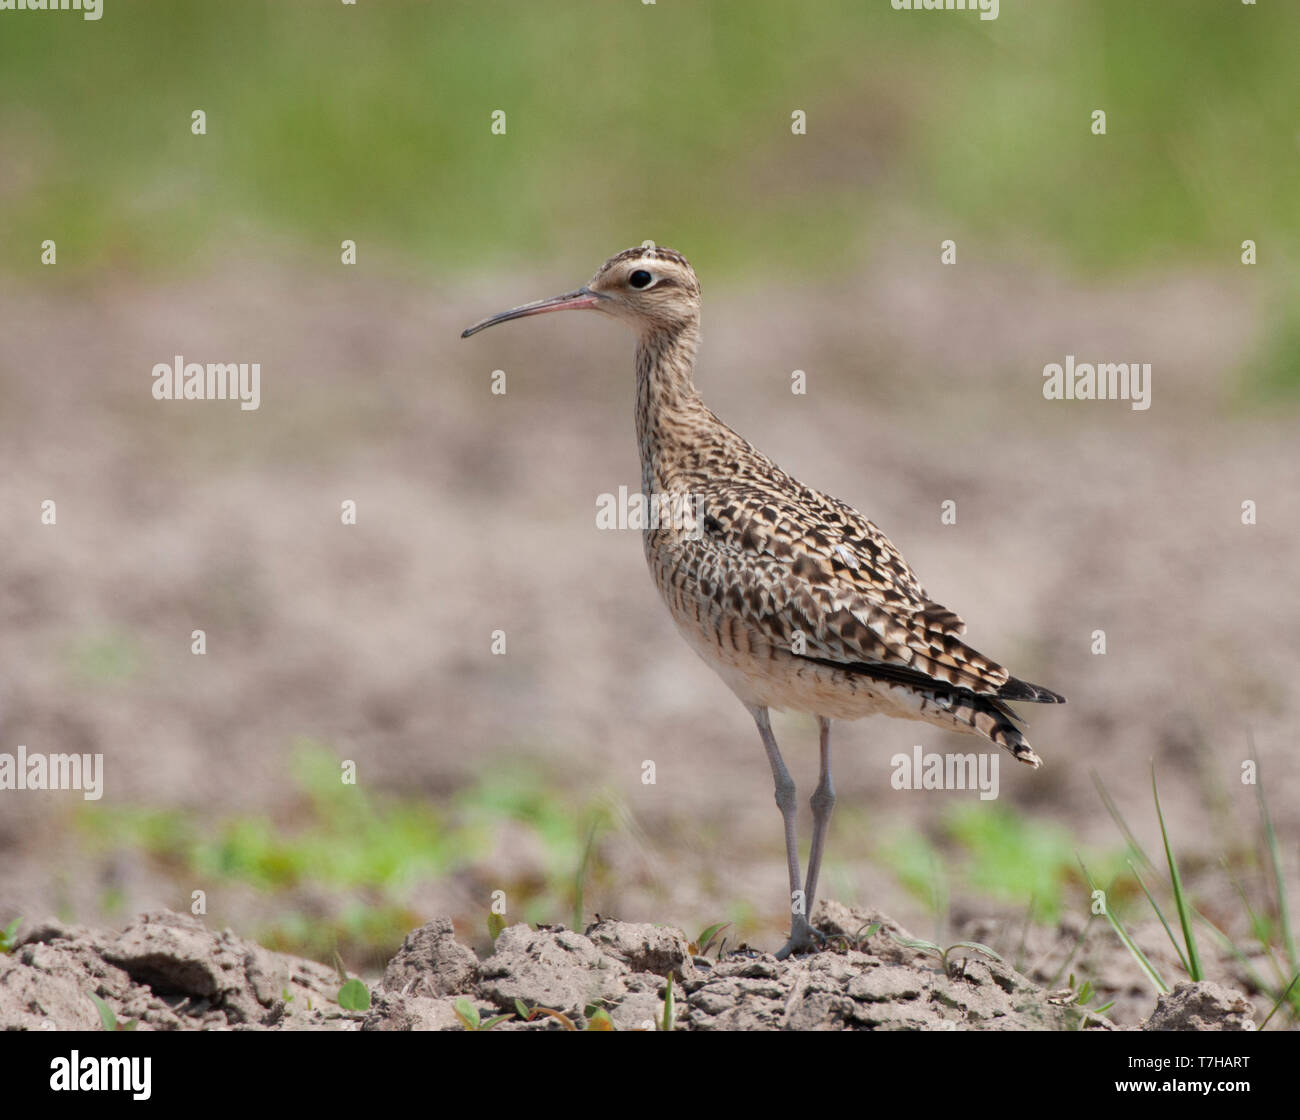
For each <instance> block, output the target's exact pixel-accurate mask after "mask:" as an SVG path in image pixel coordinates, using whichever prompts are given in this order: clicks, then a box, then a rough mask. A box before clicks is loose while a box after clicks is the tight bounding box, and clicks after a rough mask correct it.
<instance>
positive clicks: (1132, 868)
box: [1128, 860, 1192, 974]
mask: <svg viewBox="0 0 1300 1120" xmlns="http://www.w3.org/2000/svg"><path fill="white" fill-rule="evenodd" d="M1128 866H1129V870H1130V871H1132V872H1133V877H1134V878H1135V879H1136V880H1137V881H1138V886H1139V887H1141V888H1142V893H1143V894H1144V895H1146V896H1147V901H1148V902H1149V903H1151V909H1152V910H1154V911H1155V912H1156V917H1157V918H1159V919H1160V924H1161V925H1162V926H1164V927H1165V933H1166V934H1168V936H1169V944H1170V945H1172V946H1173V947H1174V952H1175V953H1177V954H1178V959H1179V960H1180V961H1182V962H1183V969H1184V971H1186V972H1187V973H1189V974H1190V973H1191V971H1192V970H1191V968H1190V966H1189V965H1188V963H1187V957H1186V956H1184V955H1183V947H1182V946H1181V945H1179V944H1178V938H1176V937H1175V936H1174V931H1173V930H1172V929H1170V928H1169V923H1168V922H1167V921H1165V915H1164V911H1163V910H1161V909H1160V904H1159V903H1158V902H1156V900H1155V898H1154V897H1152V894H1151V892H1150V891H1149V890H1147V885H1146V883H1144V882H1143V881H1142V876H1141V875H1140V874H1139V873H1138V869H1137V867H1136V866H1135V865H1134V863H1133V861H1132V860H1129V861H1128Z"/></svg>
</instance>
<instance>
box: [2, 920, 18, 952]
mask: <svg viewBox="0 0 1300 1120" xmlns="http://www.w3.org/2000/svg"><path fill="white" fill-rule="evenodd" d="M21 924H22V918H21V917H19V918H15V919H14V920H13V921H12V922H10V923H9V924H8V925H7V926H5V928H4V929H0V953H12V952H13V951H14V950H15V949H16V948H18V927H19V926H20V925H21Z"/></svg>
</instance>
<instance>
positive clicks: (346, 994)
mask: <svg viewBox="0 0 1300 1120" xmlns="http://www.w3.org/2000/svg"><path fill="white" fill-rule="evenodd" d="M334 1002H335V1003H337V1004H338V1005H339V1006H340V1007H341V1008H343V1010H344V1011H369V1010H370V989H369V988H367V987H366V985H365V981H363V980H358V979H357V978H356V977H355V976H354V977H352V979H351V980H347V981H345V982H344V983H343V986H342V987H341V988H339V994H338V996H337V997H336V998H335V1001H334Z"/></svg>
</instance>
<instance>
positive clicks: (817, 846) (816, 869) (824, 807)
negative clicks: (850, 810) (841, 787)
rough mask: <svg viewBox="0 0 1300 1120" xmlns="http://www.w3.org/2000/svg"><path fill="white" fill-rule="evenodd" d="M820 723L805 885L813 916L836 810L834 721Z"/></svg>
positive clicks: (804, 894)
mask: <svg viewBox="0 0 1300 1120" xmlns="http://www.w3.org/2000/svg"><path fill="white" fill-rule="evenodd" d="M818 723H819V724H820V725H821V755H822V761H821V777H820V779H819V780H818V782H817V788H816V789H815V790H813V795H812V802H811V803H812V811H813V838H812V851H811V852H809V854H808V881H807V882H806V883H805V884H804V891H803V896H804V901H805V903H806V904H807V906H808V914H809V916H811V915H812V908H813V903H814V902H815V901H816V900H817V876H818V874H819V873H820V872H821V869H822V852H823V851H824V850H825V847H826V830H827V829H828V828H829V827H830V823H831V810H832V809H834V808H835V786H834V785H833V784H832V782H831V721H830V720H828V719H826V718H825V717H819V719H818Z"/></svg>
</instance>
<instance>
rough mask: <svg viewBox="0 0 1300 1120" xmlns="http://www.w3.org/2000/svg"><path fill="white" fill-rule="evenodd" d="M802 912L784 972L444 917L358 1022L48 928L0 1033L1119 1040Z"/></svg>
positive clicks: (207, 958)
mask: <svg viewBox="0 0 1300 1120" xmlns="http://www.w3.org/2000/svg"><path fill="white" fill-rule="evenodd" d="M814 917H815V919H816V923H817V925H818V926H819V928H821V929H823V930H825V931H826V933H827V934H829V935H830V936H829V946H830V947H829V948H828V949H827V950H825V951H822V952H818V953H815V954H811V955H809V956H807V957H802V958H798V957H797V958H793V959H791V960H787V961H778V960H776V959H775V958H774V957H772V956H771V955H769V954H764V953H757V952H753V951H743V950H742V951H739V952H736V953H732V954H728V955H726V956H723V957H721V958H718V959H710V958H708V957H703V956H698V955H692V952H691V949H690V947H689V945H688V942H687V939H686V937H685V935H684V934H682V933H681V932H680V931H679V930H674V929H669V928H667V927H662V926H655V925H650V924H636V923H629V922H617V921H610V920H604V921H599V922H597V923H596V924H595V925H593V926H591V927H589V928H588V929H587V930H586V931H585V933H577V932H574V931H571V930H565V929H563V928H562V927H559V928H542V929H532V928H530V927H529V926H526V925H516V926H510V927H508V928H506V929H505V930H503V931H502V932H501V934H500V935H499V936H498V938H497V940H496V944H495V946H494V947H493V951H492V953H491V955H490V956H488V957H486V958H485V959H483V960H479V958H478V957H477V956H476V955H475V953H474V952H473V950H471V949H469V948H467V947H466V946H465V945H463V944H461V943H460V942H458V941H457V940H456V938H455V932H454V930H453V928H452V923H451V921H450V920H449V919H446V918H443V919H439V920H438V921H435V922H431V923H430V924H429V925H427V926H424V927H423V928H421V929H418V930H415V931H413V932H412V933H411V934H410V935H409V936H408V937H407V938H406V941H405V943H404V944H403V945H402V948H401V949H400V950H399V952H398V953H397V955H396V956H395V957H394V958H393V959H392V960H391V961H389V963H388V966H387V968H386V969H385V971H384V975H383V978H382V979H381V980H379V981H378V982H377V983H376V984H374V985H373V991H372V1003H371V1006H370V1009H369V1010H368V1011H367V1012H364V1013H363V1012H359V1011H358V1012H347V1011H344V1010H343V1009H341V1008H340V1007H339V1006H338V1004H337V1003H336V1002H335V999H334V994H335V993H337V991H338V987H339V983H340V980H339V978H338V977H337V976H335V975H334V974H333V973H332V972H331V970H330V969H328V968H326V967H324V966H323V965H320V964H317V963H316V962H314V961H306V960H302V959H300V958H293V957H289V956H285V955H283V954H279V953H270V952H267V950H265V949H263V948H261V947H260V946H258V945H256V944H255V943H253V942H250V941H247V940H245V939H244V938H241V937H239V936H237V935H236V934H234V933H233V932H231V931H230V930H226V931H224V932H222V933H214V932H212V931H210V930H209V929H207V928H206V927H205V926H204V925H203V924H202V923H201V922H200V921H198V920H197V919H195V918H191V917H186V916H183V915H179V914H173V913H170V912H168V911H161V912H157V913H153V914H143V915H141V916H140V917H139V918H137V919H136V920H135V921H133V922H132V923H131V924H130V925H128V926H127V927H126V928H125V929H124V930H123V931H122V932H121V933H120V934H119V933H111V932H105V931H91V930H87V929H83V928H68V927H63V926H60V925H58V924H57V923H51V924H45V925H41V926H38V927H36V928H34V929H32V930H30V931H29V932H28V933H27V934H26V935H25V937H24V939H23V942H22V944H21V945H20V946H19V947H18V949H17V950H16V952H15V953H14V954H13V955H12V956H8V957H6V956H0V1029H8V1030H13V1029H33V1030H93V1029H99V1028H100V1026H101V1019H100V1010H99V1008H98V1007H97V1006H96V1004H95V1003H94V1002H93V1001H92V1000H91V998H90V996H91V994H94V995H95V996H97V997H98V998H99V999H100V1000H102V1001H103V1002H104V1003H106V1004H107V1005H108V1006H109V1007H110V1008H111V1009H112V1012H113V1014H114V1015H115V1022H116V1024H117V1025H118V1026H119V1028H124V1029H132V1030H145V1031H149V1030H252V1031H259V1030H357V1029H360V1030H366V1031H410V1030H464V1029H466V1028H467V1026H469V1025H470V1024H473V1023H475V1021H476V1020H475V1018H474V1017H475V1016H477V1023H478V1024H489V1023H491V1021H492V1020H493V1019H494V1018H496V1017H497V1016H501V1015H504V1016H505V1017H506V1018H505V1019H503V1020H502V1021H501V1022H498V1023H496V1024H495V1025H494V1026H493V1027H492V1028H491V1029H500V1030H507V1031H508V1030H565V1029H578V1030H581V1029H585V1028H586V1027H587V1026H588V1025H589V1024H590V1023H591V1022H592V1020H593V1018H595V1014H596V1009H597V1008H600V1009H603V1010H604V1011H605V1012H606V1014H607V1015H608V1022H609V1027H608V1028H607V1029H614V1030H661V1029H674V1030H747V1031H748V1030H1113V1029H1115V1027H1114V1025H1113V1024H1112V1023H1111V1022H1110V1021H1109V1020H1108V1019H1106V1018H1103V1017H1101V1016H1098V1015H1094V1014H1090V1013H1088V1012H1086V1011H1083V1010H1081V1009H1079V1008H1078V1007H1076V1006H1074V1002H1073V993H1071V992H1070V991H1068V990H1060V991H1055V992H1049V991H1046V990H1044V989H1043V988H1041V987H1039V986H1037V985H1035V984H1034V983H1033V982H1032V981H1031V980H1030V979H1029V978H1028V977H1026V976H1024V975H1022V974H1020V973H1018V972H1016V971H1015V970H1014V969H1012V968H1009V967H1008V966H1007V965H1005V964H1003V963H1001V962H1000V961H997V960H994V959H990V958H987V957H984V956H982V955H980V954H976V953H972V954H970V955H969V956H965V957H961V958H957V957H953V958H951V959H950V960H948V961H946V962H942V963H941V962H940V961H938V960H936V959H935V958H934V957H933V956H927V955H925V954H923V953H920V952H918V951H916V950H915V949H912V948H909V947H907V946H906V945H904V944H901V943H900V941H902V940H906V939H909V938H910V937H911V935H910V934H908V933H907V931H906V930H904V929H902V928H901V927H900V926H898V924H897V923H895V922H893V921H891V920H890V919H889V918H887V917H885V916H883V915H880V914H878V913H866V912H864V911H852V910H850V909H849V908H848V907H845V906H842V905H840V904H839V903H829V904H824V905H823V906H822V907H821V909H820V910H819V911H818V913H817V914H816V915H815V916H814ZM868 923H871V927H868ZM864 927H866V928H875V932H874V933H871V935H870V936H868V937H866V938H863V930H864ZM670 975H671V977H672V981H673V984H674V985H675V988H674V994H673V995H672V996H671V997H670V994H669V991H668V987H669V976H670ZM669 1004H671V1005H670V1007H669V1009H668V1010H667V1011H666V1010H665V1009H666V1006H668V1005H669ZM467 1005H468V1006H469V1007H471V1008H472V1009H473V1010H472V1012H471V1013H470V1014H469V1015H468V1016H467V1015H466V1014H465V1010H464V1009H465V1008H466V1006H467ZM536 1009H545V1010H544V1011H537V1010H536ZM548 1012H549V1013H548ZM1253 1012H1254V1009H1253V1008H1252V1007H1251V1005H1250V1003H1249V1002H1248V1001H1247V1000H1246V999H1245V998H1244V997H1243V996H1241V995H1240V994H1238V993H1235V992H1231V991H1228V990H1226V989H1224V988H1222V987H1220V986H1219V985H1217V984H1214V983H1211V982H1209V981H1204V982H1202V983H1200V984H1185V985H1182V986H1180V987H1178V988H1176V989H1175V990H1174V991H1173V992H1172V993H1171V994H1170V995H1168V996H1166V997H1162V998H1161V1000H1160V1001H1159V1004H1158V1005H1157V1007H1156V1008H1155V1009H1154V1011H1153V1012H1152V1014H1151V1015H1150V1016H1149V1017H1148V1018H1147V1019H1146V1021H1145V1022H1144V1023H1143V1027H1144V1029H1147V1030H1250V1029H1252V1027H1253V1021H1252V1014H1253Z"/></svg>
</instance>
